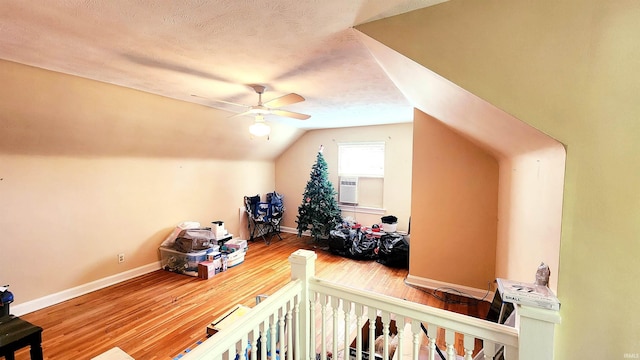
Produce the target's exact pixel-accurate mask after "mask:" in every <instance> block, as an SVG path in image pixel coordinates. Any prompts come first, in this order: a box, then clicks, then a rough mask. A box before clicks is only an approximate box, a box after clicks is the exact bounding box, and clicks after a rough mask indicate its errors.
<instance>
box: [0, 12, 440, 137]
mask: <svg viewBox="0 0 640 360" xmlns="http://www.w3.org/2000/svg"><path fill="white" fill-rule="evenodd" d="M440 2H443V1H442V0H384V1H382V0H358V1H355V0H354V1H342V0H329V1H298V0H279V1H247V0H242V1H238V0H217V1H204V0H199V1H193V0H180V1H160V2H158V1H143V0H134V1H131V0H114V1H86V0H47V1H38V3H37V4H35V3H34V2H25V1H18V0H15V1H11V0H10V1H3V2H2V3H1V4H0V24H1V25H0V34H1V36H0V58H1V59H5V60H10V61H13V62H17V63H22V64H27V65H31V66H35V67H38V68H43V69H47V70H52V71H56V72H61V73H65V74H70V75H75V76H79V77H82V78H88V79H93V80H98V81H101V82H105V83H110V84H115V85H119V86H123V87H127V88H132V89H137V90H141V91H144V92H148V93H152V94H158V95H162V96H164V97H168V98H173V99H178V100H182V101H187V102H194V103H198V104H202V105H205V106H208V107H213V108H217V109H220V110H224V111H227V112H228V115H232V114H233V113H237V112H242V111H244V110H245V108H242V107H239V106H235V105H229V104H227V103H225V102H232V103H239V104H245V105H255V104H256V103H257V101H258V97H257V94H256V93H255V92H254V91H253V90H252V89H251V88H250V87H248V86H247V85H248V84H262V85H265V86H266V88H267V89H266V91H265V94H264V95H263V100H264V101H268V100H270V99H273V98H276V97H279V96H283V95H285V94H288V93H291V92H294V93H298V94H300V95H302V96H303V97H304V98H306V101H304V102H300V103H296V104H291V105H288V106H285V107H283V108H286V110H290V111H295V112H300V113H305V114H309V115H311V118H310V119H308V120H305V121H301V120H296V119H289V118H284V117H277V116H273V115H268V117H267V121H270V122H274V123H276V122H277V123H281V124H284V125H287V126H292V127H296V128H300V129H317V128H330V127H342V126H359V125H372V124H388V123H397V122H409V121H411V119H412V107H411V105H410V104H409V102H408V101H407V100H406V99H405V97H404V96H403V95H402V94H401V92H400V91H398V89H396V87H395V86H394V84H393V83H392V82H391V81H390V80H389V78H388V77H387V75H386V74H385V72H384V71H383V70H382V69H381V68H380V66H379V65H378V63H377V62H376V60H375V59H374V58H373V57H372V56H371V54H370V53H369V51H368V50H367V48H366V47H365V46H364V45H363V44H362V43H361V41H360V40H359V37H358V36H357V34H356V33H355V30H353V29H352V27H353V26H354V25H357V24H361V23H365V22H369V21H372V20H376V19H380V18H385V17H389V16H393V15H396V14H400V13H404V12H408V11H411V10H414V9H418V8H422V7H426V6H431V5H434V4H437V3H440ZM194 95H196V96H194ZM216 100H221V101H222V102H220V101H216ZM230 121H232V120H230Z"/></svg>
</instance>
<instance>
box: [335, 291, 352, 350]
mask: <svg viewBox="0 0 640 360" xmlns="http://www.w3.org/2000/svg"><path fill="white" fill-rule="evenodd" d="M351 305H352V302H351V301H346V300H343V301H342V310H344V344H343V346H342V352H343V354H344V355H343V359H347V358H348V357H349V345H350V344H349V340H350V337H351V336H350V335H351V331H350V330H351ZM334 358H337V355H336V356H334Z"/></svg>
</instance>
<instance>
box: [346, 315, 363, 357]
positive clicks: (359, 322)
mask: <svg viewBox="0 0 640 360" xmlns="http://www.w3.org/2000/svg"><path fill="white" fill-rule="evenodd" d="M355 312H356V319H357V320H356V323H357V332H356V360H362V327H363V326H364V306H363V305H362V304H358V303H356V305H355ZM345 358H346V356H345Z"/></svg>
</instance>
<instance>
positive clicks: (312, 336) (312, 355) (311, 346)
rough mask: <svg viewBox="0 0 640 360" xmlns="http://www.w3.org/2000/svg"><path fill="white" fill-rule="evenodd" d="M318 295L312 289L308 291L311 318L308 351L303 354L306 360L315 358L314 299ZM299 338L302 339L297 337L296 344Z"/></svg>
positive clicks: (315, 325) (315, 327) (315, 326)
mask: <svg viewBox="0 0 640 360" xmlns="http://www.w3.org/2000/svg"><path fill="white" fill-rule="evenodd" d="M317 297H318V294H317V293H316V292H314V291H310V292H309V318H310V319H311V321H309V322H310V324H309V325H310V328H311V330H309V334H310V336H309V337H310V339H309V353H308V354H305V355H304V356H305V357H306V358H307V359H308V360H315V359H316V333H317V332H318V330H317V323H318V322H317V321H316V301H317V300H316V299H317ZM300 340H303V339H297V341H298V344H299V343H300Z"/></svg>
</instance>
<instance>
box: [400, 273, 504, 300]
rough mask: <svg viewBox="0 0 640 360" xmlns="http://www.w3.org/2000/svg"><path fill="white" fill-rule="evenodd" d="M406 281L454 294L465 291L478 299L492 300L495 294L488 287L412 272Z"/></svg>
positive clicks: (464, 292)
mask: <svg viewBox="0 0 640 360" xmlns="http://www.w3.org/2000/svg"><path fill="white" fill-rule="evenodd" d="M405 282H406V283H407V284H409V285H414V286H419V287H422V288H426V289H430V290H436V289H437V290H438V291H442V292H446V293H450V294H454V295H460V293H463V294H465V295H471V296H472V297H474V298H476V299H478V300H481V299H483V300H485V301H488V302H491V299H493V295H494V292H493V291H489V293H488V294H487V289H477V288H473V287H469V286H464V285H458V284H452V283H448V282H444V281H438V280H433V279H426V278H423V277H418V276H414V275H411V274H409V275H407V278H406V279H405ZM456 290H457V291H456ZM458 291H459V292H458Z"/></svg>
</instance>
